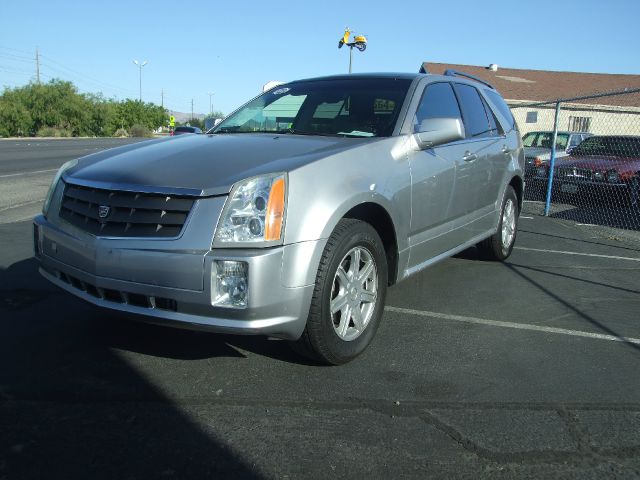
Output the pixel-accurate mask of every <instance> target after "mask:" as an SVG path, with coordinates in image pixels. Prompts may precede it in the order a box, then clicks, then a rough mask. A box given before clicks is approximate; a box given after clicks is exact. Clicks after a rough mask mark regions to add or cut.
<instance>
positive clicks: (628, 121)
mask: <svg viewBox="0 0 640 480" xmlns="http://www.w3.org/2000/svg"><path fill="white" fill-rule="evenodd" d="M508 103H509V106H510V107H511V111H512V112H513V116H514V117H515V119H516V122H518V127H519V128H520V132H521V133H522V135H525V134H526V133H528V132H532V131H539V130H542V131H549V130H553V123H554V116H555V105H551V106H546V105H545V106H542V107H523V106H518V105H517V104H514V102H508ZM532 113H535V115H532ZM527 114H529V117H530V118H529V120H532V118H531V117H532V116H536V117H537V118H536V121H535V122H527ZM571 117H581V118H584V119H589V120H588V123H589V126H588V129H587V131H589V132H590V133H593V134H594V135H638V136H640V108H638V107H615V106H607V105H580V104H561V110H560V116H559V121H558V123H559V125H558V130H564V131H576V130H578V129H576V128H570V127H571ZM574 125H575V121H574Z"/></svg>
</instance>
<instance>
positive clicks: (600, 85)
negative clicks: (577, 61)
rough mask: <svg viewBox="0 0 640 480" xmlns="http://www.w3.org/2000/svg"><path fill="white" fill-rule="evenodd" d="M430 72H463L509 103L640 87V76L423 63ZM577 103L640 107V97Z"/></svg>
mask: <svg viewBox="0 0 640 480" xmlns="http://www.w3.org/2000/svg"><path fill="white" fill-rule="evenodd" d="M422 67H423V68H424V69H425V70H426V71H427V72H428V73H435V74H442V73H444V71H445V70H449V69H453V70H460V71H462V72H464V73H469V74H471V75H475V76H477V77H479V78H481V79H482V80H485V81H487V82H489V83H490V84H492V85H493V86H494V87H496V89H497V90H498V91H499V92H500V93H501V94H502V96H503V97H504V98H505V100H507V101H511V100H513V101H526V102H540V101H545V100H556V99H564V98H573V97H580V96H584V95H590V94H594V93H605V92H614V91H620V90H624V89H634V88H640V75H621V74H610V73H579V72H551V71H546V70H523V69H517V68H502V67H498V69H497V70H496V71H493V70H489V69H488V68H487V67H481V66H476V65H454V64H448V63H431V62H424V63H423V64H422ZM576 103H587V104H592V105H617V106H633V107H640V94H639V93H634V94H628V95H616V96H613V97H601V98H594V99H588V100H580V101H578V102H576Z"/></svg>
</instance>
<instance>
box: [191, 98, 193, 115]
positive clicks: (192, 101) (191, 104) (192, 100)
mask: <svg viewBox="0 0 640 480" xmlns="http://www.w3.org/2000/svg"><path fill="white" fill-rule="evenodd" d="M191 120H193V98H192V99H191Z"/></svg>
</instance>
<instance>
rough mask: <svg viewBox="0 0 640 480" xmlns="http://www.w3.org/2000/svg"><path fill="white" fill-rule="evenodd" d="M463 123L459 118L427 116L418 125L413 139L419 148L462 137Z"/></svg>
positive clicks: (422, 148) (453, 140)
mask: <svg viewBox="0 0 640 480" xmlns="http://www.w3.org/2000/svg"><path fill="white" fill-rule="evenodd" d="M464 136H465V132H464V125H462V122H461V121H460V119H459V118H428V119H426V120H423V121H422V122H421V123H420V125H418V131H417V132H416V133H415V139H416V142H417V143H418V147H420V150H425V149H427V148H431V147H435V146H438V145H442V144H444V143H449V142H455V141H456V140H462V139H464Z"/></svg>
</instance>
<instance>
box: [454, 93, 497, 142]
mask: <svg viewBox="0 0 640 480" xmlns="http://www.w3.org/2000/svg"><path fill="white" fill-rule="evenodd" d="M456 94H457V95H458V99H459V100H460V108H461V110H462V118H463V120H464V127H465V130H466V133H467V138H482V137H488V136H491V131H492V129H491V127H490V125H489V119H488V117H487V112H486V111H485V108H484V105H483V104H482V99H481V98H480V94H479V93H478V90H476V89H475V88H474V87H472V86H471V85H465V84H461V83H456Z"/></svg>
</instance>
